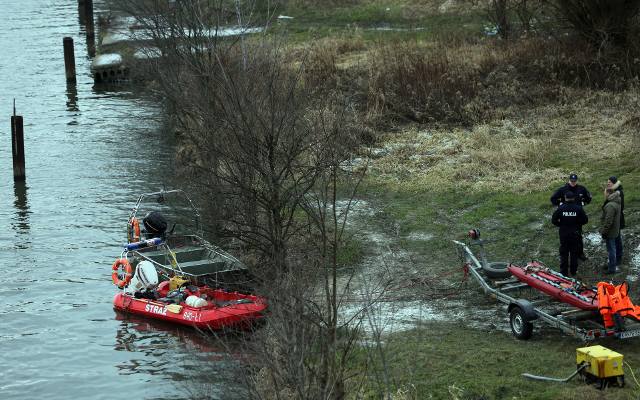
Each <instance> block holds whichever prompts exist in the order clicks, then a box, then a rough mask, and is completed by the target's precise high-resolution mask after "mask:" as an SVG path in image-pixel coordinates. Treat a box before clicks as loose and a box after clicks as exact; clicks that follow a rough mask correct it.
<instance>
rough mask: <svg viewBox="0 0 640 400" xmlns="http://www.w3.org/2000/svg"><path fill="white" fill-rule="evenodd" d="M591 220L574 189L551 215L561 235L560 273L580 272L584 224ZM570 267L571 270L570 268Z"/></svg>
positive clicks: (573, 273)
mask: <svg viewBox="0 0 640 400" xmlns="http://www.w3.org/2000/svg"><path fill="white" fill-rule="evenodd" d="M587 222H589V218H588V217H587V214H586V213H585V212H584V210H583V209H582V205H581V204H579V203H577V202H576V198H575V195H574V194H573V192H572V191H570V190H569V191H567V192H566V193H565V195H564V201H563V202H562V204H560V206H559V207H558V208H557V209H556V211H555V212H554V213H553V216H552V217H551V223H553V224H554V225H555V226H557V227H559V229H558V233H559V235H560V273H561V274H562V275H565V276H570V275H569V272H571V276H575V275H576V274H577V273H578V255H579V245H578V244H579V242H580V232H581V231H582V225H584V224H586V223H587ZM569 268H570V270H569Z"/></svg>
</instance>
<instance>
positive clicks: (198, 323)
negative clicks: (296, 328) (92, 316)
mask: <svg viewBox="0 0 640 400" xmlns="http://www.w3.org/2000/svg"><path fill="white" fill-rule="evenodd" d="M227 294H228V295H229V296H234V294H232V293H227ZM235 296H242V297H241V298H242V299H244V300H245V301H246V302H242V303H233V301H227V302H229V303H233V304H227V305H223V306H216V305H213V304H212V305H210V306H207V307H201V308H196V307H191V306H188V305H186V303H184V302H183V303H182V304H181V306H182V307H181V308H180V311H179V312H172V311H171V307H167V306H168V305H167V304H165V303H163V302H160V301H157V300H150V299H136V298H134V297H133V296H131V295H129V294H126V293H124V292H120V293H117V294H116V295H115V296H114V298H113V308H114V309H115V310H117V311H121V312H125V313H131V314H135V315H140V316H144V317H147V318H153V319H157V320H162V321H167V322H171V323H175V324H180V325H186V326H192V327H196V328H199V329H212V330H222V329H249V328H251V327H252V326H253V325H255V324H256V323H257V322H259V321H260V320H262V319H263V318H264V312H265V311H266V308H267V305H266V303H264V302H263V301H261V299H260V298H259V297H256V296H246V295H235ZM238 299H239V298H238Z"/></svg>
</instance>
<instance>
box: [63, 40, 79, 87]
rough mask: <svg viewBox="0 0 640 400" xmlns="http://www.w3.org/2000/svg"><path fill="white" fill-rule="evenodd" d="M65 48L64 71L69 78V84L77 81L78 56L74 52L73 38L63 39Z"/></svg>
mask: <svg viewBox="0 0 640 400" xmlns="http://www.w3.org/2000/svg"><path fill="white" fill-rule="evenodd" d="M62 46H63V47H64V71H65V75H66V76H67V82H75V81H76V56H75V53H74V50H73V38H70V37H65V38H64V39H62Z"/></svg>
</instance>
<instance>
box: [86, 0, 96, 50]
mask: <svg viewBox="0 0 640 400" xmlns="http://www.w3.org/2000/svg"><path fill="white" fill-rule="evenodd" d="M84 17H85V29H86V30H87V52H88V53H89V57H93V56H95V55H96V35H95V27H94V25H93V0H84Z"/></svg>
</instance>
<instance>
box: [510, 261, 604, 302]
mask: <svg viewBox="0 0 640 400" xmlns="http://www.w3.org/2000/svg"><path fill="white" fill-rule="evenodd" d="M507 268H508V269H509V272H511V274H512V275H513V276H514V277H516V278H517V279H518V280H519V281H521V282H523V283H526V284H527V285H529V286H531V287H533V288H535V289H537V290H539V291H541V292H543V293H546V294H547V295H549V296H551V297H554V298H556V299H558V300H560V301H561V302H563V303H567V304H571V305H572V306H575V307H578V308H581V309H583V310H598V292H597V290H596V289H595V288H591V287H587V286H585V285H584V284H582V283H581V282H579V281H577V280H575V279H572V278H569V277H566V276H564V275H562V274H560V273H559V272H556V271H553V270H551V269H549V268H547V267H544V266H543V265H542V264H539V263H537V262H532V263H529V264H527V265H526V266H525V267H521V266H519V265H515V264H511V265H509V266H508V267H507Z"/></svg>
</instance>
